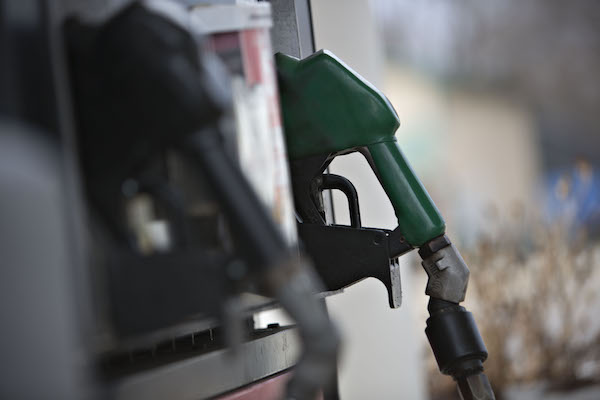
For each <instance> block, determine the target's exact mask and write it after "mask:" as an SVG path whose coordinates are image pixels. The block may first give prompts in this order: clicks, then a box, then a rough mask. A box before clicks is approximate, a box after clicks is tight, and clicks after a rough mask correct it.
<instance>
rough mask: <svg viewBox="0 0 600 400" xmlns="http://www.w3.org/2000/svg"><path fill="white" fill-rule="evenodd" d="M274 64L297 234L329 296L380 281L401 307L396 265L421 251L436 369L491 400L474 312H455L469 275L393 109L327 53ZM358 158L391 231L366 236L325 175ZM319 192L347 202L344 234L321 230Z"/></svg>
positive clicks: (346, 185) (348, 191) (354, 210)
mask: <svg viewBox="0 0 600 400" xmlns="http://www.w3.org/2000/svg"><path fill="white" fill-rule="evenodd" d="M276 62H277V70H278V80H279V86H280V98H281V104H282V110H283V121H284V128H285V134H286V141H287V149H288V154H289V157H290V164H291V174H292V184H293V190H294V199H295V203H296V208H297V214H298V216H299V219H300V220H301V223H300V224H299V232H300V236H301V238H302V240H303V241H304V243H305V246H306V249H307V251H308V253H309V254H310V255H311V256H312V257H313V259H314V260H315V264H316V267H317V270H318V272H319V273H320V274H321V278H322V279H323V281H324V283H325V284H326V285H327V288H328V289H329V290H336V289H340V288H342V287H345V286H348V285H350V284H352V283H355V282H357V281H359V280H361V279H364V278H366V277H376V278H378V279H380V280H381V281H382V282H383V283H384V284H385V285H386V287H387V288H388V294H389V299H390V306H392V307H399V306H400V276H399V269H398V263H397V257H399V256H400V255H402V254H404V253H406V252H408V251H410V250H412V249H414V248H419V254H420V256H421V258H422V259H423V263H422V264H423V267H424V269H425V271H426V272H427V275H428V277H429V280H428V283H427V288H426V294H427V295H429V296H430V305H429V312H430V318H429V319H428V320H427V329H426V333H427V337H428V339H429V341H430V344H431V346H432V349H433V352H434V354H435V356H436V359H437V361H438V365H439V367H440V370H441V371H442V372H443V373H444V374H448V375H452V376H453V377H454V378H455V380H457V382H458V386H459V391H460V393H461V395H462V396H463V398H487V399H490V398H493V397H494V396H493V392H492V391H491V388H490V385H489V382H488V381H487V378H486V377H485V375H483V374H482V371H483V364H482V363H483V361H484V360H485V359H486V358H487V350H486V348H485V345H484V344H483V341H482V339H481V336H480V335H479V332H478V330H477V327H476V325H475V322H474V320H473V317H472V315H471V313H469V312H467V311H466V310H465V309H464V308H463V307H461V306H459V305H458V303H460V302H462V301H463V300H464V298H465V293H466V289H467V283H468V279H469V269H468V268H467V266H466V264H465V262H464V260H463V259H462V257H461V256H460V253H459V252H458V250H457V249H456V247H455V246H454V245H453V244H452V243H451V242H450V240H449V239H448V237H447V236H446V235H445V234H444V233H445V230H446V225H445V222H444V220H443V218H442V216H441V215H440V212H439V211H438V209H437V207H436V206H435V203H434V202H433V201H432V199H431V197H430V196H429V194H428V193H427V191H426V190H425V188H424V187H423V185H422V183H421V182H420V180H419V179H418V177H417V176H416V174H415V173H414V171H413V170H412V168H411V167H410V165H409V164H408V162H407V161H406V159H405V157H404V155H403V154H402V151H401V150H400V148H399V146H398V143H397V140H396V138H395V132H396V130H397V128H398V127H399V126H400V121H399V119H398V115H397V113H396V112H395V110H394V108H393V107H392V105H391V104H390V102H389V100H388V99H387V98H386V97H385V96H384V95H383V94H382V93H381V92H380V91H379V90H377V89H376V88H375V87H373V86H372V85H371V84H370V83H369V82H367V81H366V80H365V79H363V78H362V77H361V76H360V75H358V74H357V73H355V72H354V71H353V70H352V69H351V68H349V67H348V66H347V65H346V64H344V63H343V62H342V61H341V60H339V59H338V58H337V57H336V56H334V55H333V54H332V53H330V52H328V51H326V50H321V51H319V52H317V53H315V54H313V55H311V56H309V57H307V58H305V59H302V60H298V59H296V58H293V57H290V56H286V55H284V54H281V53H280V54H277V55H276ZM355 151H357V152H360V153H361V154H363V155H364V156H365V158H366V159H367V161H368V162H369V164H370V166H371V168H372V169H373V171H374V172H375V174H376V176H377V178H378V179H379V181H380V183H381V185H382V187H383V189H384V190H385V192H386V194H387V196H388V198H389V199H390V201H391V203H392V205H393V207H394V210H395V214H396V217H397V219H398V227H397V228H396V229H395V230H394V231H389V230H385V229H371V228H369V229H366V228H363V227H362V226H361V223H360V212H359V210H358V196H357V194H356V190H355V189H354V187H353V185H352V183H351V182H350V181H348V180H347V179H345V178H343V177H339V176H336V175H332V174H327V173H324V172H325V170H326V168H327V167H328V165H329V164H330V163H331V161H332V160H333V159H334V158H335V157H336V156H338V155H343V154H347V153H350V152H355ZM325 189H339V190H341V191H342V192H343V193H344V194H345V195H346V196H347V197H348V204H349V208H350V215H351V221H352V222H351V226H350V227H342V226H335V225H333V226H332V225H327V224H326V223H325V218H324V210H323V205H322V200H321V199H322V197H321V192H322V191H323V190H325ZM334 249H339V251H335V250H334Z"/></svg>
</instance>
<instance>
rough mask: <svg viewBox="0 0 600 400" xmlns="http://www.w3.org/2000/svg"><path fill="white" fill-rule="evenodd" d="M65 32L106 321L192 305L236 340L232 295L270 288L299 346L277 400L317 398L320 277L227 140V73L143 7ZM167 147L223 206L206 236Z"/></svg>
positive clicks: (322, 335) (325, 354)
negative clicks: (218, 224)
mask: <svg viewBox="0 0 600 400" xmlns="http://www.w3.org/2000/svg"><path fill="white" fill-rule="evenodd" d="M66 37H67V42H68V47H69V54H70V62H71V70H72V74H73V89H74V98H75V100H76V105H77V110H76V111H77V119H78V130H79V137H78V140H79V147H80V153H81V164H82V167H83V174H84V178H85V186H86V192H87V196H88V198H89V200H90V202H91V203H92V204H93V206H94V214H95V215H94V217H95V220H96V221H97V226H98V230H99V231H100V232H99V234H98V235H97V237H99V238H101V240H98V242H97V243H96V245H97V246H98V247H103V250H104V251H103V254H104V257H105V258H106V261H107V264H108V273H107V275H108V286H109V290H110V292H111V297H110V303H111V310H112V314H111V315H112V317H111V321H112V325H113V327H114V330H115V331H116V332H117V334H118V335H121V336H128V335H136V334H140V333H143V332H146V331H150V330H152V329H156V328H159V327H161V326H164V325H165V324H169V323H173V322H176V321H179V320H182V319H185V317H187V316H189V315H190V314H192V313H198V312H202V313H205V314H206V315H209V316H213V317H216V318H218V319H220V320H221V322H222V324H224V325H225V326H224V330H225V331H226V333H230V335H229V337H234V338H235V337H236V336H239V335H236V334H235V333H236V329H238V328H237V325H236V321H237V322H239V321H240V320H241V319H242V318H243V317H244V316H243V315H242V313H241V312H240V313H235V312H234V315H233V316H231V315H228V314H231V309H229V308H228V307H227V305H228V304H230V302H231V300H232V299H235V298H236V297H237V296H238V295H239V294H241V293H242V292H246V291H248V292H256V293H260V294H264V295H267V296H269V297H274V298H276V299H277V300H278V301H279V303H280V304H281V306H282V307H283V308H284V309H285V310H286V311H287V312H288V313H289V315H290V316H291V317H292V318H293V319H294V320H295V321H296V323H297V326H298V330H299V333H300V336H301V338H302V342H303V354H302V356H301V358H300V361H299V363H298V365H297V366H296V368H295V369H294V373H293V377H292V379H291V380H290V382H289V383H288V391H287V394H286V398H290V399H307V400H308V399H311V400H312V399H314V398H315V396H316V394H317V393H318V391H319V390H320V389H321V388H322V387H323V386H324V385H325V384H326V383H327V382H328V381H329V380H330V379H331V377H332V374H333V373H334V371H335V365H336V355H337V347H338V335H337V333H336V330H335V328H334V327H333V325H332V324H331V322H330V321H329V318H328V317H327V315H326V313H325V311H324V309H323V308H322V307H321V305H320V304H319V302H318V300H317V299H316V298H315V294H316V293H317V292H319V291H322V284H321V282H320V280H319V278H318V276H317V275H316V274H315V273H314V271H313V268H312V266H311V264H310V262H309V261H307V259H305V258H304V257H302V256H301V255H299V253H298V251H297V248H295V247H294V245H290V244H289V243H288V242H287V241H286V239H285V238H284V236H283V234H282V232H281V230H280V228H279V227H278V226H276V224H275V223H274V221H273V218H272V217H271V215H270V214H269V213H268V212H267V210H266V208H265V206H264V204H263V203H262V202H261V200H260V199H259V197H258V196H257V194H256V193H255V191H254V189H253V188H252V187H251V185H250V183H249V182H248V180H247V179H246V177H245V175H244V174H243V172H242V170H241V168H240V165H239V163H238V161H237V160H235V158H234V157H233V156H232V154H231V153H232V152H231V149H230V148H228V147H227V145H226V140H225V135H224V128H223V127H222V125H221V124H220V117H221V116H222V114H223V113H225V112H228V110H230V108H231V107H232V104H231V96H232V95H231V93H230V91H229V78H228V75H227V72H226V71H225V70H224V68H223V67H222V65H221V64H220V62H219V61H218V60H216V59H215V58H214V56H212V55H211V54H209V53H207V52H203V51H202V45H201V43H199V42H198V41H197V40H196V38H195V37H194V35H192V34H191V33H190V32H189V31H188V29H187V28H186V27H185V26H183V25H181V24H180V23H179V22H178V21H177V19H173V18H169V17H167V16H165V15H162V14H160V13H157V12H155V11H154V10H153V9H151V8H147V7H145V6H143V5H142V4H140V3H133V4H131V5H129V6H127V7H126V8H124V9H122V10H121V11H120V12H119V13H118V14H116V15H115V16H113V17H112V18H111V19H110V20H108V21H107V22H106V23H104V24H102V25H100V26H89V25H85V24H82V23H81V22H79V21H77V20H70V21H68V23H67V25H66ZM173 155H176V156H177V157H178V159H181V160H183V162H182V163H181V165H184V168H185V169H186V174H187V176H188V177H189V176H191V177H194V176H195V177H196V178H197V179H198V180H201V181H204V182H205V185H206V186H205V187H204V191H205V192H210V195H206V193H205V194H204V196H209V197H212V199H211V200H212V201H213V204H216V205H217V206H218V209H219V212H220V213H221V214H222V215H223V216H224V219H225V226H224V227H223V229H222V230H221V231H220V232H218V234H219V235H220V240H217V242H218V243H217V245H216V246H208V245H207V244H206V243H205V242H203V241H202V240H199V239H198V237H197V236H195V235H193V234H192V233H191V232H192V231H193V228H194V227H193V222H194V220H193V218H192V216H190V215H189V214H188V213H187V210H186V208H185V207H183V204H184V203H185V200H186V199H185V198H184V197H185V196H186V195H187V196H190V194H189V193H186V192H184V191H182V190H181V188H179V187H178V185H177V184H176V182H174V181H173V179H172V176H170V174H169V169H168V168H167V167H166V165H167V158H168V156H173ZM143 199H146V200H143ZM144 204H146V205H144ZM132 210H133V211H132ZM157 222H161V223H162V228H158V229H157V228H156V226H157ZM158 226H161V225H160V224H159V225H158ZM156 230H158V231H161V232H162V233H159V234H156ZM163 236H166V237H167V238H168V240H162V239H160V237H163ZM234 311H235V310H234ZM229 317H232V318H229ZM230 344H232V345H235V343H230Z"/></svg>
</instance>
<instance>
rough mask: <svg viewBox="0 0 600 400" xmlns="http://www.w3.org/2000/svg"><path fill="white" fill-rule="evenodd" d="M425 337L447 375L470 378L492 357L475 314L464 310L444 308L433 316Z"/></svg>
mask: <svg viewBox="0 0 600 400" xmlns="http://www.w3.org/2000/svg"><path fill="white" fill-rule="evenodd" d="M425 334H426V335H427V339H428V340H429V344H430V345H431V349H432V350H433V354H434V356H435V359H436V361H437V363H438V366H439V368H440V371H441V372H442V373H443V374H445V375H452V376H453V377H455V378H456V377H457V375H463V374H467V375H468V374H469V372H472V371H470V369H473V368H476V369H479V367H478V366H480V365H482V364H481V363H483V361H485V359H486V358H487V356H488V352H487V349H486V347H485V344H484V343H483V339H482V338H481V335H480V334H479V330H478V329H477V325H476V324H475V320H474V319H473V315H472V314H471V313H470V312H468V311H466V310H465V309H463V308H462V307H456V308H452V309H444V310H441V311H439V312H437V313H435V314H434V315H432V316H431V317H429V318H428V319H427V328H425ZM477 360H479V362H476V363H473V362H472V361H477ZM481 368H483V367H481Z"/></svg>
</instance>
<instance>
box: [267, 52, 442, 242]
mask: <svg viewBox="0 0 600 400" xmlns="http://www.w3.org/2000/svg"><path fill="white" fill-rule="evenodd" d="M275 60H276V63H277V74H278V78H279V93H280V101H281V108H282V112H283V123H284V128H285V136H286V142H287V151H288V155H289V157H290V158H291V159H293V160H296V159H302V158H305V157H309V156H314V155H317V154H324V153H332V154H335V153H346V152H348V151H351V150H353V149H359V148H366V149H368V151H369V153H370V156H371V158H372V161H373V162H372V165H373V167H374V168H375V169H376V171H375V173H376V174H377V176H378V178H379V180H380V182H381V184H382V186H383V188H384V190H385V192H386V194H387V196H388V197H389V199H390V201H391V203H392V205H393V207H394V210H395V213H396V217H397V218H398V226H399V228H400V231H401V232H402V234H403V235H404V237H405V239H406V240H407V241H408V243H410V244H411V245H412V246H415V247H419V246H421V245H422V244H424V243H426V242H428V241H429V240H431V239H433V238H435V237H437V236H440V235H442V234H443V233H444V231H445V229H446V225H445V223H444V220H443V218H442V216H441V215H440V212H439V211H438V209H437V207H436V206H435V204H434V203H433V201H432V200H431V197H429V194H428V193H427V191H426V190H425V188H424V187H423V185H422V184H421V181H420V180H419V179H418V178H417V176H416V175H415V173H414V171H413V170H412V168H411V167H410V165H409V164H408V163H407V161H406V159H405V158H404V156H403V155H402V152H401V151H400V148H399V147H398V143H397V141H396V137H395V132H396V130H397V129H398V127H399V126H400V120H399V119H398V115H397V114H396V111H395V110H394V108H393V107H392V105H391V104H390V102H389V101H388V99H387V98H386V97H385V96H384V95H383V94H382V93H381V92H380V91H379V90H377V89H376V88H375V87H373V85H371V84H370V83H369V82H367V81H366V80H365V79H364V78H362V77H361V76H360V75H358V74H357V73H356V72H354V71H353V70H352V69H350V68H349V67H348V66H347V65H346V64H344V63H343V62H342V61H341V60H339V59H338V58H337V57H336V56H334V55H333V54H331V53H330V52H328V51H327V50H321V51H319V52H317V53H315V54H313V55H311V56H310V57H307V58H305V59H303V60H298V59H297V58H294V57H290V56H286V55H284V54H281V53H278V54H276V55H275Z"/></svg>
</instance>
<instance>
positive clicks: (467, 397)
mask: <svg viewBox="0 0 600 400" xmlns="http://www.w3.org/2000/svg"><path fill="white" fill-rule="evenodd" d="M456 384H457V386H458V393H459V394H460V398H461V399H462V400H496V397H495V396H494V392H493V391H492V386H491V385H490V381H489V380H488V378H487V376H486V375H485V374H484V373H479V374H475V375H469V376H465V377H462V378H459V379H457V380H456Z"/></svg>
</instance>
